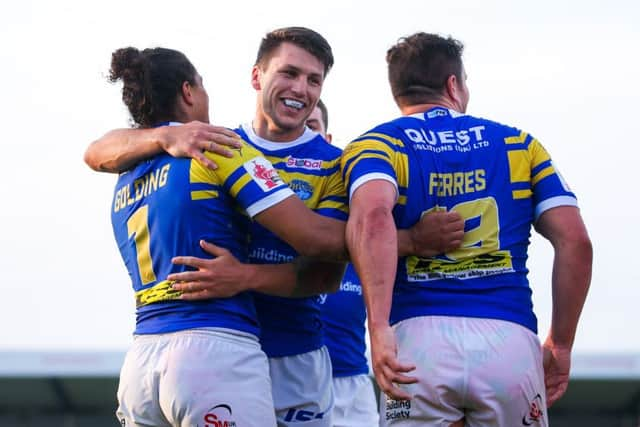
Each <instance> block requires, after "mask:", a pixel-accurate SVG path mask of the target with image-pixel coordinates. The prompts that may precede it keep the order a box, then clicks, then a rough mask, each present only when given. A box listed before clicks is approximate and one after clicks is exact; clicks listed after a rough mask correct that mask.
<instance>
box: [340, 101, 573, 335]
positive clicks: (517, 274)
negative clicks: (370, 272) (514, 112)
mask: <svg viewBox="0 0 640 427" xmlns="http://www.w3.org/2000/svg"><path fill="white" fill-rule="evenodd" d="M342 173H343V177H344V180H345V184H346V185H347V189H348V191H349V195H350V196H351V195H352V194H353V192H354V191H356V190H357V188H358V187H359V186H360V185H362V184H364V183H365V182H367V181H370V180H374V179H383V180H388V181H390V182H391V183H393V184H394V185H395V186H396V188H397V191H398V193H397V194H398V200H397V203H396V206H395V208H394V210H393V215H394V219H395V221H396V226H397V227H398V228H408V227H410V226H411V225H412V224H414V223H415V222H416V221H418V220H419V219H420V216H421V215H423V214H424V213H426V212H430V211H435V210H446V211H456V212H458V213H459V214H460V215H461V216H462V217H463V218H464V220H465V229H464V231H465V233H464V239H463V243H462V247H461V248H459V249H457V250H454V251H452V252H449V253H446V254H444V255H442V256H437V257H432V258H419V257H415V256H409V257H403V258H399V261H398V268H397V276H396V282H395V288H394V295H393V303H392V308H391V321H392V322H393V323H395V322H399V321H401V320H404V319H407V318H411V317H416V316H426V315H443V316H466V317H482V318H494V319H501V320H507V321H511V322H514V323H518V324H520V325H522V326H525V327H527V328H529V329H531V330H532V331H533V332H537V319H536V317H535V315H534V313H533V307H532V302H531V289H530V288H529V283H528V279H527V272H528V270H527V267H526V261H527V248H528V245H529V238H530V232H531V225H532V224H533V223H534V222H535V221H536V220H537V218H538V217H539V216H540V215H541V214H542V213H543V212H545V211H546V210H548V209H551V208H554V207H557V206H577V201H576V198H575V195H574V194H573V193H572V192H571V191H570V190H569V188H568V187H567V185H566V184H565V183H564V181H563V179H562V177H561V176H560V174H559V173H558V171H557V169H556V167H555V166H554V164H553V162H552V161H551V158H550V157H549V155H548V154H547V152H546V151H545V149H544V148H543V147H542V145H541V144H540V143H539V142H538V141H537V140H536V139H535V138H533V137H532V136H531V135H529V134H528V133H526V132H522V131H520V130H518V129H516V128H513V127H509V126H505V125H501V124H498V123H495V122H492V121H489V120H485V119H481V118H476V117H472V116H469V115H464V114H460V113H457V112H455V111H453V110H448V109H446V108H441V107H436V108H433V109H430V110H429V111H426V112H424V113H419V114H415V115H412V116H404V117H400V118H398V119H396V120H393V121H390V122H387V123H384V124H382V125H380V126H378V127H376V128H374V129H372V130H371V131H369V132H367V133H366V134H364V135H362V136H361V137H359V138H357V139H356V140H354V141H353V142H351V143H350V144H349V145H348V146H347V148H346V149H345V151H344V154H343V160H342Z"/></svg>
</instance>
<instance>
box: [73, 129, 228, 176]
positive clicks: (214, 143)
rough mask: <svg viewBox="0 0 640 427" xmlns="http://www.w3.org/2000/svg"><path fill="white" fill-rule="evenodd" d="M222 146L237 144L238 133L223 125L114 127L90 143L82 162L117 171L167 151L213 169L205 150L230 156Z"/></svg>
mask: <svg viewBox="0 0 640 427" xmlns="http://www.w3.org/2000/svg"><path fill="white" fill-rule="evenodd" d="M225 146H227V147H235V148H237V147H239V146H240V142H239V136H238V135H237V134H236V133H235V132H233V131H231V130H229V129H226V128H224V127H220V126H213V125H210V124H207V123H202V122H190V123H187V124H185V125H181V126H160V127H157V128H152V129H116V130H112V131H110V132H107V133H106V134H105V135H104V136H102V137H101V138H100V139H98V140H96V141H94V142H92V143H91V145H89V147H88V148H87V151H86V152H85V154H84V161H85V163H86V164H87V165H88V166H89V167H90V168H91V169H93V170H96V171H99V172H111V173H119V172H123V171H125V170H127V169H130V168H131V167H132V166H134V165H135V164H137V163H139V162H140V161H142V160H144V159H147V158H149V157H152V156H154V155H156V154H159V153H162V152H163V151H166V152H167V153H169V154H171V155H172V156H173V157H191V158H193V159H196V160H198V161H200V162H201V163H202V164H204V165H205V166H207V167H208V168H211V169H216V167H217V166H216V164H215V163H214V162H213V161H212V160H211V159H210V158H207V157H206V156H205V155H204V152H205V151H211V152H214V153H218V154H221V155H223V156H226V157H231V156H232V153H231V152H230V151H229V150H228V149H226V148H225Z"/></svg>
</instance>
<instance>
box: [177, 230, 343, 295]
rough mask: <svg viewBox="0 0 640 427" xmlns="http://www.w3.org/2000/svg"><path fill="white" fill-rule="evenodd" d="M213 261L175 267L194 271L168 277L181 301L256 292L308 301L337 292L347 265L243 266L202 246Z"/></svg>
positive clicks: (188, 260)
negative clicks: (323, 294) (302, 298)
mask: <svg viewBox="0 0 640 427" xmlns="http://www.w3.org/2000/svg"><path fill="white" fill-rule="evenodd" d="M200 246H201V247H202V249H204V251H205V252H207V253H209V254H211V255H213V256H214V257H215V258H213V259H205V258H197V257H188V256H181V257H175V258H174V259H173V263H174V264H179V265H185V266H188V267H191V268H193V269H194V270H190V271H185V272H181V273H174V274H171V275H169V277H168V279H169V280H174V281H176V282H177V283H175V284H173V288H174V289H175V290H178V291H181V292H182V297H181V298H182V299H185V300H200V299H208V298H228V297H231V296H233V295H236V294H238V293H239V292H243V291H249V290H251V291H257V292H262V293H265V294H269V295H276V296H283V297H294V298H298V297H306V296H311V295H317V294H319V293H325V292H335V291H336V290H337V288H338V286H339V284H340V280H341V279H342V275H343V274H344V263H339V262H324V261H317V260H310V259H307V258H304V257H300V258H298V259H296V260H295V261H294V262H293V263H288V264H244V263H241V262H240V261H238V260H237V259H236V258H235V257H234V256H233V254H231V252H229V251H228V250H227V249H224V248H221V247H219V246H216V245H214V244H212V243H208V242H205V241H201V242H200Z"/></svg>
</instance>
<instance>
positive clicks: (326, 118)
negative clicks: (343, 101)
mask: <svg viewBox="0 0 640 427" xmlns="http://www.w3.org/2000/svg"><path fill="white" fill-rule="evenodd" d="M316 105H317V107H318V110H320V113H321V115H322V123H323V124H324V131H325V132H327V131H328V130H329V110H327V106H326V105H324V102H322V99H318V104H316Z"/></svg>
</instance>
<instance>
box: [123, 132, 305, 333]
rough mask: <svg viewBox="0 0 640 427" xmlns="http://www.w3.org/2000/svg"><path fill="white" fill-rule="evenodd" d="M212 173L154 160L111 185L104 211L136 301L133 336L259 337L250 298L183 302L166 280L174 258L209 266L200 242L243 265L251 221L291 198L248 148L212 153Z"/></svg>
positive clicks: (185, 162) (165, 158)
mask: <svg viewBox="0 0 640 427" xmlns="http://www.w3.org/2000/svg"><path fill="white" fill-rule="evenodd" d="M206 155H207V156H208V157H210V158H211V159H212V160H214V161H215V162H216V163H218V165H219V168H218V169H217V170H215V171H212V170H209V169H207V168H205V167H204V166H203V165H202V164H201V163H199V162H197V161H195V160H191V159H176V158H173V157H171V156H169V155H159V156H156V157H154V158H152V159H150V160H148V161H145V162H142V163H140V164H139V165H138V166H136V167H135V168H134V169H132V170H130V171H128V172H125V173H123V174H121V175H120V177H119V178H118V183H117V184H116V189H115V196H114V199H113V204H112V209H111V222H112V225H113V232H114V235H115V238H116V241H117V243H118V247H119V249H120V253H121V255H122V259H123V260H124V263H125V264H126V266H127V270H128V272H129V276H130V278H131V282H132V286H133V290H134V292H135V296H136V330H135V333H136V334H155V333H165V332H173V331H178V330H183V329H191V328H198V327H221V328H228V329H234V330H238V331H242V332H248V333H251V334H254V335H258V332H259V328H258V321H257V317H256V313H255V306H254V304H253V298H252V296H251V294H250V293H247V292H245V293H241V294H238V295H237V296H234V297H232V298H223V299H209V300H203V301H182V300H179V299H177V298H178V297H179V293H178V292H176V291H173V290H172V289H171V282H170V281H168V280H167V276H168V275H169V274H171V273H175V272H181V271H185V270H186V267H185V266H181V265H174V264H172V263H171V259H172V258H173V257H175V256H196V257H200V258H211V255H209V254H208V253H206V252H204V251H203V250H202V249H201V248H200V246H199V241H200V240H201V239H202V240H206V241H208V242H211V243H213V244H215V245H218V246H221V247H224V248H226V249H228V250H229V251H230V252H232V253H233V254H234V255H235V256H236V257H237V258H238V259H240V260H241V261H246V260H247V243H248V242H247V236H248V226H249V218H248V217H247V213H248V214H249V215H250V216H254V215H257V214H258V213H260V212H262V211H263V210H265V209H267V208H269V207H271V206H273V205H274V204H276V203H278V202H280V201H282V200H283V199H285V198H287V197H290V196H292V195H293V193H292V191H291V190H290V189H289V188H288V187H287V186H286V184H285V183H284V182H283V181H282V180H281V179H280V177H279V176H278V174H277V173H276V171H275V170H274V169H273V166H271V164H270V163H269V162H268V161H267V160H266V159H265V158H264V157H263V156H262V155H261V154H260V153H259V152H258V151H257V150H256V149H255V148H253V147H251V146H250V145H247V144H246V143H245V145H244V146H243V147H241V148H240V149H237V150H235V152H234V157H233V158H231V159H225V158H221V157H219V156H217V155H214V154H212V153H206Z"/></svg>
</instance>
